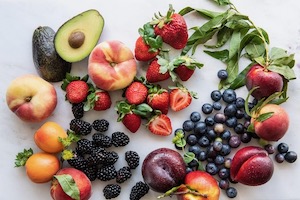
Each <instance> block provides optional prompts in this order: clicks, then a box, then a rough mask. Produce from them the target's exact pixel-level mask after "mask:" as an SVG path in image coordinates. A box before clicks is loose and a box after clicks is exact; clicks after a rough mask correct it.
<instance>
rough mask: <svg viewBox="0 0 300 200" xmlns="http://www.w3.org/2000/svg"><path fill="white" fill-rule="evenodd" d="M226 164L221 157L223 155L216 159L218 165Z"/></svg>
mask: <svg viewBox="0 0 300 200" xmlns="http://www.w3.org/2000/svg"><path fill="white" fill-rule="evenodd" d="M224 162H225V159H224V157H223V156H221V155H217V156H216V158H215V164H216V165H222V164H224Z"/></svg>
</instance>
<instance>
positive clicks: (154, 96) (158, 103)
mask: <svg viewBox="0 0 300 200" xmlns="http://www.w3.org/2000/svg"><path fill="white" fill-rule="evenodd" d="M147 103H148V105H149V106H151V108H153V109H155V110H160V111H161V112H162V114H168V111H169V92H168V90H166V89H163V88H161V87H159V86H154V87H153V88H151V89H149V94H148V96H147Z"/></svg>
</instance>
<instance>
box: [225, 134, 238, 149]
mask: <svg viewBox="0 0 300 200" xmlns="http://www.w3.org/2000/svg"><path fill="white" fill-rule="evenodd" d="M228 144H229V146H230V147H232V148H237V147H239V146H240V144H241V139H240V137H239V136H238V135H232V136H231V137H230V139H229V141H228Z"/></svg>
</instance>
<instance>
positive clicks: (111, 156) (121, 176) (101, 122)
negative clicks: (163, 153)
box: [67, 113, 149, 200]
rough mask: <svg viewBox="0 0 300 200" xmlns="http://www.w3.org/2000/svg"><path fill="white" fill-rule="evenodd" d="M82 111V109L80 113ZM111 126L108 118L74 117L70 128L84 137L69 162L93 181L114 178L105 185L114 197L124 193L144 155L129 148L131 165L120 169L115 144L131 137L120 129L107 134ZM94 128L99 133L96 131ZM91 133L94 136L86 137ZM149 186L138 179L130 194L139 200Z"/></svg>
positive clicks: (107, 193) (127, 154) (107, 195)
mask: <svg viewBox="0 0 300 200" xmlns="http://www.w3.org/2000/svg"><path fill="white" fill-rule="evenodd" d="M77 114H78V113H77ZM108 128H109V122H108V121H107V120H105V119H97V120H95V121H93V122H92V123H89V122H87V121H84V120H82V119H79V118H74V119H73V120H71V122H70V130H72V131H74V132H75V133H76V134H77V135H79V136H81V138H80V139H79V140H78V141H77V142H76V145H74V148H73V149H72V151H73V158H71V159H69V160H67V162H68V164H69V165H70V166H72V167H74V168H76V169H79V170H81V171H82V172H84V173H85V174H86V175H87V177H88V178H89V179H90V180H91V181H95V180H100V181H111V180H115V181H116V183H115V184H108V185H106V186H105V187H104V189H103V195H104V197H105V198H106V199H112V198H115V197H117V196H119V194H120V193H121V185H120V184H122V183H124V182H126V181H127V180H129V179H130V178H131V176H132V170H134V169H136V168H137V167H138V166H139V164H140V157H139V155H138V153H137V152H135V151H131V150H130V151H126V152H125V161H126V163H127V165H125V166H123V167H121V168H120V169H116V168H115V163H116V162H117V161H118V159H119V155H118V153H116V152H115V151H113V150H112V147H115V148H119V147H124V146H126V145H127V144H129V142H130V138H129V137H128V135H126V134H125V133H123V132H120V131H116V132H113V133H112V134H111V136H109V135H107V134H106V133H105V132H106V131H107V130H108ZM92 130H94V131H95V133H92ZM90 134H92V135H91V139H88V138H86V137H87V136H89V135H90ZM148 190H149V188H148V186H147V185H146V184H145V183H143V182H137V183H136V184H135V185H134V186H133V187H132V191H131V194H130V199H132V200H138V199H140V198H141V197H142V196H144V195H145V194H146V193H148Z"/></svg>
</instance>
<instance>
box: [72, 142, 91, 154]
mask: <svg viewBox="0 0 300 200" xmlns="http://www.w3.org/2000/svg"><path fill="white" fill-rule="evenodd" d="M93 148H94V144H93V142H92V141H90V140H88V139H85V138H83V139H80V140H78V141H77V147H76V151H77V152H78V153H80V154H89V153H91V152H92V149H93Z"/></svg>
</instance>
